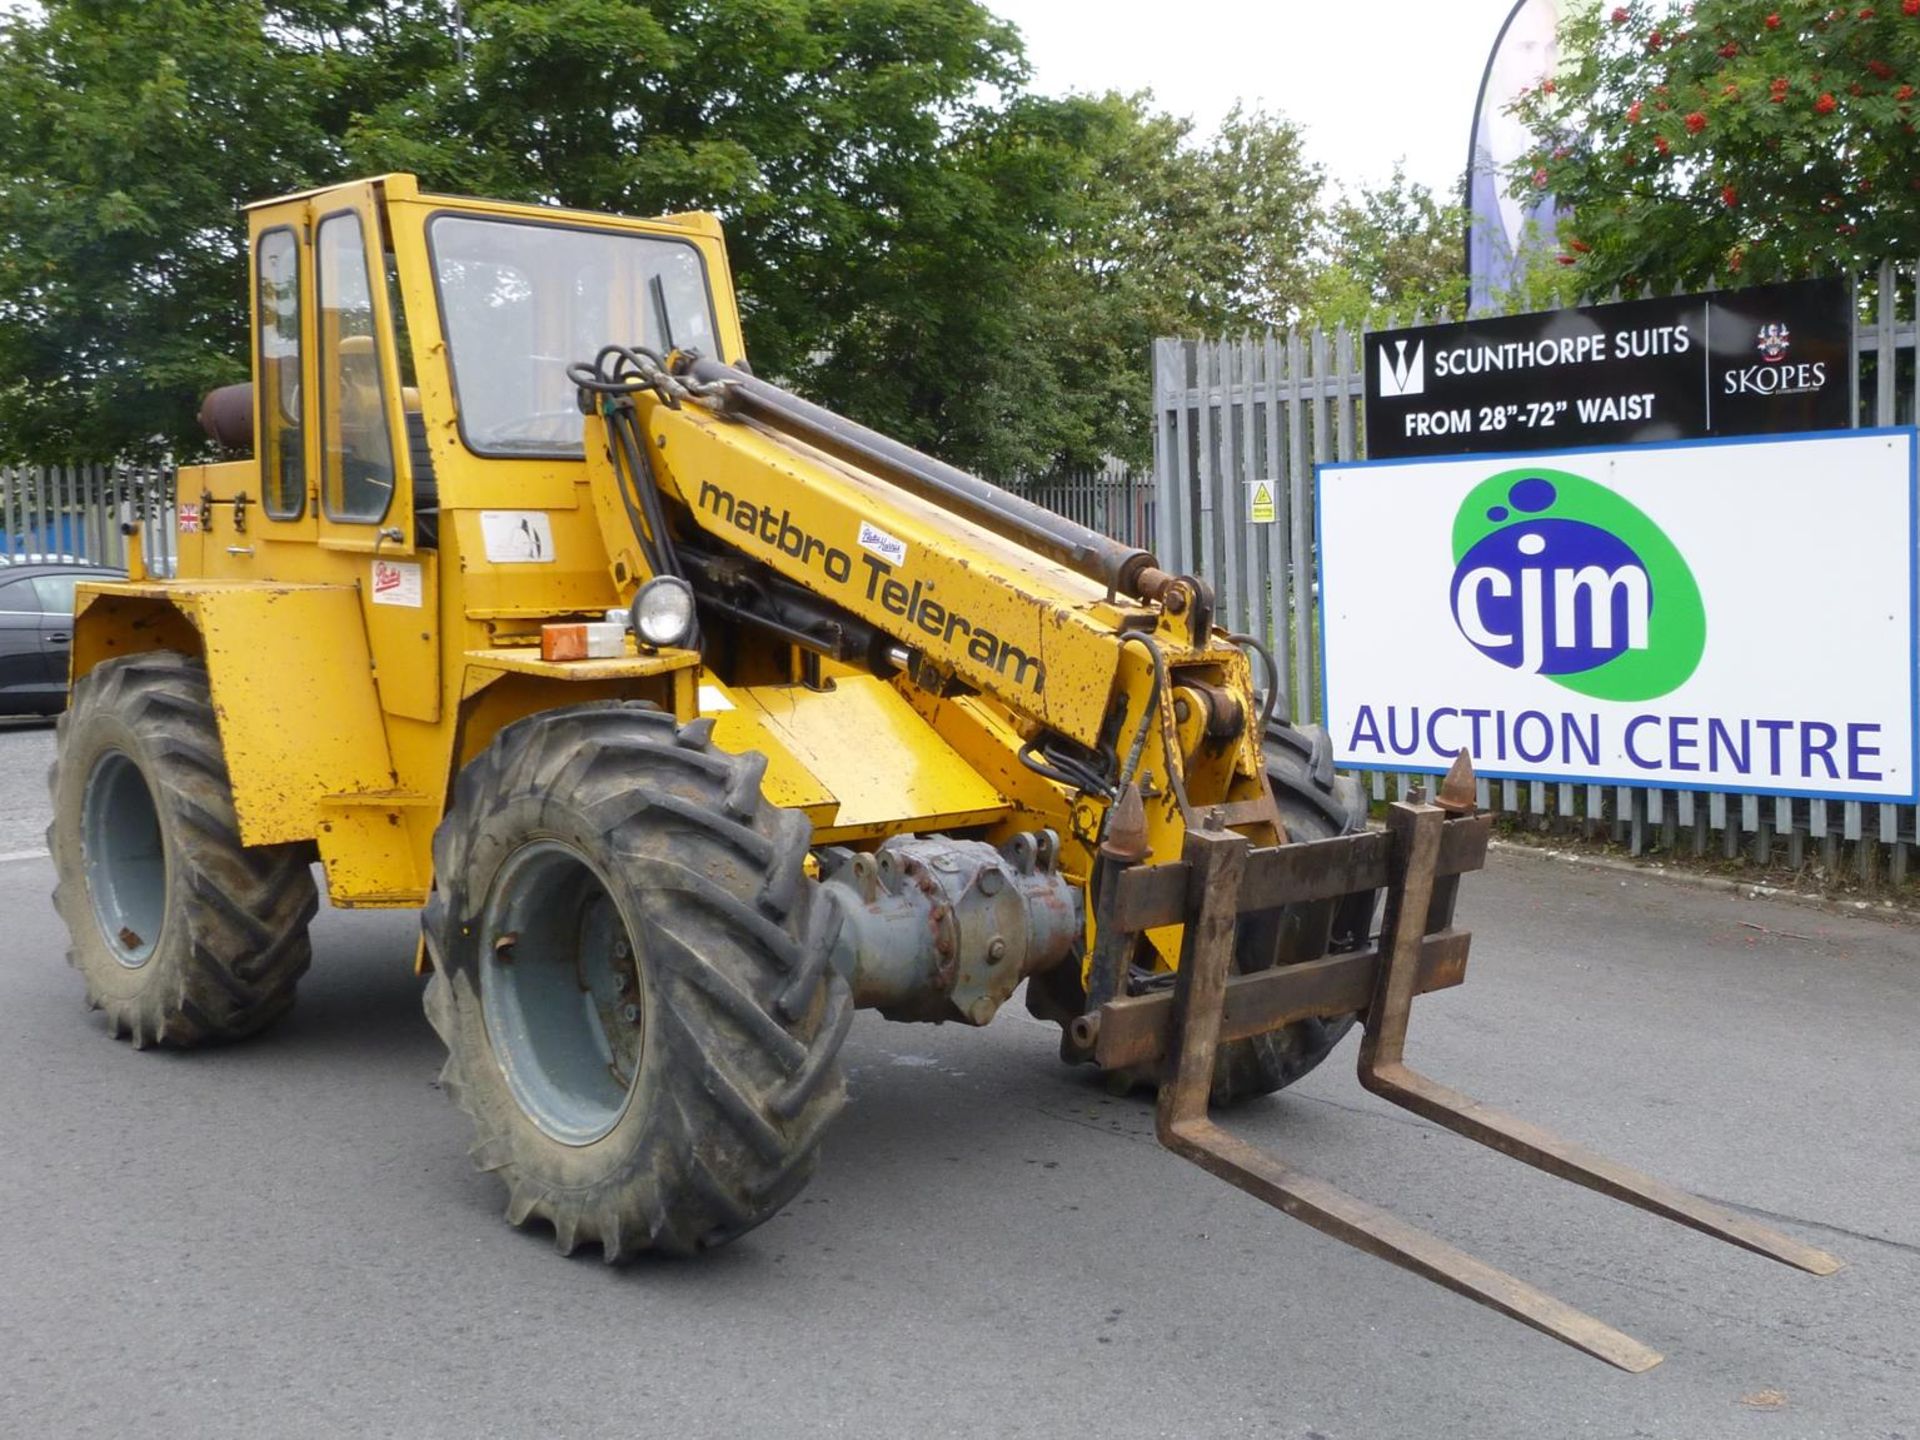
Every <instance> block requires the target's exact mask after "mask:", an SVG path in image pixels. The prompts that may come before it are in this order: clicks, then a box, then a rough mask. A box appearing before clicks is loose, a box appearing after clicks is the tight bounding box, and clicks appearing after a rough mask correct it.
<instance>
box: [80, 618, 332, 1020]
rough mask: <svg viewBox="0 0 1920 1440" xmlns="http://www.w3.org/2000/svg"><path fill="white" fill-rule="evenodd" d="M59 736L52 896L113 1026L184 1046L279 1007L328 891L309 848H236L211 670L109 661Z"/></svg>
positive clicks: (286, 1000)
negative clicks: (316, 877) (319, 885)
mask: <svg viewBox="0 0 1920 1440" xmlns="http://www.w3.org/2000/svg"><path fill="white" fill-rule="evenodd" d="M57 733H58V747H59V748H58V750H57V752H56V758H55V760H54V764H53V770H52V772H51V774H50V775H49V776H48V784H49V787H50V788H51V790H52V792H53V823H52V824H51V825H50V826H48V828H47V848H48V849H49V850H50V851H51V852H52V853H53V861H54V867H55V871H56V873H57V875H58V882H57V885H56V887H55V889H54V892H53V903H54V906H55V908H56V909H57V910H58V911H59V912H60V917H61V919H63V920H65V921H66V923H67V931H68V934H69V935H70V936H71V937H72V946H71V948H70V949H69V950H68V951H67V959H68V961H69V963H71V964H72V965H73V966H74V968H75V969H77V970H79V972H80V974H81V977H82V978H83V979H84V980H85V981H86V987H87V1003H88V1005H89V1006H91V1007H92V1008H94V1009H96V1010H104V1011H105V1012H106V1017H107V1028H108V1030H109V1031H110V1032H111V1033H112V1034H114V1035H116V1036H124V1037H126V1038H128V1039H130V1040H131V1041H132V1042H133V1045H134V1048H136V1049H144V1048H146V1047H147V1046H148V1045H153V1044H159V1045H173V1046H183V1047H184V1046H191V1045H199V1044H203V1043H205V1042H207V1041H214V1040H233V1039H237V1038H239V1037H241V1036H244V1035H251V1034H253V1033H254V1032H255V1031H257V1030H259V1029H261V1028H262V1027H263V1026H266V1025H268V1024H270V1023H272V1022H273V1021H274V1020H275V1019H277V1018H278V1017H279V1016H280V1015H282V1014H284V1013H285V1012H286V1010H287V1009H288V1007H289V1006H291V1005H292V1004H293V993H294V986H295V985H296V984H297V983H298V981H299V979H300V977H301V976H302V975H303V974H305V973H306V969H307V965H308V963H309V962H310V961H311V960H312V957H313V950H312V946H311V944H310V943H309V941H308V938H307V923H308V921H310V920H312V918H313V915H314V912H315V911H316V910H317V909H318V908H319V904H320V900H319V896H318V895H317V893H316V892H315V890H314V885H313V874H312V871H311V870H310V869H309V868H308V861H307V855H308V851H307V849H306V847H305V846H301V845H257V846H247V845H243V844H241V843H240V827H239V822H238V820H237V819H236V818H235V815H234V809H233V785H232V781H231V780H230V779H229V778H228V775H227V766H226V760H225V758H224V756H223V754H222V752H221V748H220V732H219V726H218V722H217V721H216V720H215V718H214V712H213V699H212V695H211V693H210V690H209V687H208V684H207V672H206V667H205V666H204V665H203V664H202V663H201V662H200V661H199V660H194V659H189V658H188V657H186V656H184V655H176V654H171V653H169V652H165V651H155V652H152V653H149V654H144V655H132V656H127V657H125V658H122V659H117V660H109V661H107V662H105V663H104V664H102V665H99V666H97V667H95V668H94V669H93V670H92V671H91V672H89V673H88V674H86V675H84V676H82V677H81V679H80V680H79V681H78V682H77V683H76V684H75V685H74V687H73V705H72V707H71V708H70V709H69V710H68V711H67V712H66V714H64V715H62V716H61V717H60V721H59V728H58V732H57Z"/></svg>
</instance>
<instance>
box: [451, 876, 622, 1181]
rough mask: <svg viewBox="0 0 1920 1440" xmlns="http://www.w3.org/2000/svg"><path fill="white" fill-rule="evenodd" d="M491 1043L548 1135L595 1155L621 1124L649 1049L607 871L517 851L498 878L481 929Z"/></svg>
mask: <svg viewBox="0 0 1920 1440" xmlns="http://www.w3.org/2000/svg"><path fill="white" fill-rule="evenodd" d="M479 939H480V945H481V949H480V1002H481V1010H482V1013H483V1014H484V1016H485V1020H486V1026H487V1038H488V1040H489V1041H490V1042H491V1043H492V1046H493V1053H494V1057H495V1059H496V1060H497V1061H498V1062H499V1065H500V1069H501V1072H502V1074H503V1075H504V1076H505V1077H506V1081H507V1086H508V1088H509V1089H510V1090H511V1091H512V1092H513V1097H514V1099H515V1101H517V1102H518V1104H519V1106H520V1109H521V1110H522V1112H523V1113H525V1115H526V1116H527V1118H528V1119H529V1120H531V1121H532V1122H533V1123H534V1124H535V1125H536V1126H538V1127H539V1129H540V1130H541V1132H542V1133H543V1134H546V1135H547V1136H549V1137H551V1138H552V1139H554V1140H558V1141H560V1142H561V1143H562V1144H566V1145H590V1144H592V1143H593V1142H594V1141H596V1140H598V1139H600V1138H601V1137H603V1136H604V1135H606V1134H607V1133H608V1132H609V1131H611V1130H612V1129H613V1127H614V1126H615V1125H617V1124H619V1122H620V1117H621V1116H622V1115H623V1114H624V1113H625V1112H626V1108H627V1102H628V1100H629V1098H630V1097H631V1096H632V1094H633V1088H634V1082H635V1079H636V1078H637V1076H638V1075H639V1071H640V1058H641V1052H642V1050H643V1048H644V1026H645V1023H646V999H645V996H644V994H643V992H642V987H641V984H640V974H639V966H638V964H637V963H636V957H635V955H634V950H633V940H632V937H631V936H630V935H629V933H628V931H627V926H626V922H625V921H624V920H623V919H622V918H621V915H620V911H619V908H618V907H617V906H616V905H615V904H614V901H613V896H612V894H611V892H610V889H609V887H608V885H607V883H606V881H605V879H604V877H602V876H601V874H600V873H599V871H598V870H597V869H595V867H594V866H593V865H592V864H591V863H590V862H588V861H587V860H586V858H585V857H584V856H582V855H581V854H580V853H579V852H578V851H577V850H574V849H573V848H572V847H570V846H567V845H564V844H561V843H560V842H558V841H554V840H540V841H535V842H533V843H531V844H528V845H523V846H521V847H520V848H519V849H518V850H516V851H514V852H513V854H511V855H509V856H508V857H507V859H506V861H505V863H503V864H502V865H501V867H500V870H499V872H498V873H497V875H496V876H495V877H494V881H493V886H492V888H491V890H490V891H489V892H488V897H487V904H486V908H485V910H484V912H483V913H482V916H481V929H480V936H479Z"/></svg>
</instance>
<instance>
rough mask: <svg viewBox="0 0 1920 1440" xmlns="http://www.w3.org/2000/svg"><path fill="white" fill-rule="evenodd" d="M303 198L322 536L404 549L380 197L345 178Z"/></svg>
mask: <svg viewBox="0 0 1920 1440" xmlns="http://www.w3.org/2000/svg"><path fill="white" fill-rule="evenodd" d="M307 205H308V219H309V233H310V234H311V235H312V237H313V239H312V245H313V279H314V290H313V301H314V308H313V315H314V327H313V328H314V368H315V378H316V385H315V391H314V395H313V402H312V404H311V405H309V406H308V419H309V421H310V422H311V423H312V424H313V426H314V429H315V432H316V435H317V437H318V442H319V443H318V461H319V473H318V475H317V476H316V479H317V481H318V486H317V488H318V491H319V499H320V505H319V515H318V527H319V537H320V544H321V545H323V546H326V547H329V548H333V549H340V550H364V551H367V552H369V553H377V554H379V555H381V556H383V557H388V558H393V557H401V556H411V555H412V554H413V553H414V550H415V546H416V522H415V515H414V506H413V475H412V470H411V466H410V465H409V463H408V462H409V456H408V447H407V439H406V419H405V409H404V407H403V403H402V398H403V397H402V380H401V365H400V353H399V348H398V346H397V344H396V340H395V315H394V306H393V300H392V295H391V293H390V289H389V285H388V279H387V259H386V257H387V252H388V248H389V247H388V244H387V239H386V234H385V230H384V226H383V218H382V215H381V207H380V205H379V203H378V196H377V194H376V192H375V189H374V187H373V186H372V185H371V184H367V185H343V186H340V187H339V188H337V189H333V190H328V191H325V192H323V193H322V194H319V195H316V196H313V197H312V198H311V199H310V200H309V201H308V202H307Z"/></svg>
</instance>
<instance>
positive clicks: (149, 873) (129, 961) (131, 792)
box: [80, 750, 167, 970]
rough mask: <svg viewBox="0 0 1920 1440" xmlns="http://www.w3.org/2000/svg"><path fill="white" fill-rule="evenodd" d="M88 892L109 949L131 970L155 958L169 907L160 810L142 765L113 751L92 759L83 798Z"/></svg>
mask: <svg viewBox="0 0 1920 1440" xmlns="http://www.w3.org/2000/svg"><path fill="white" fill-rule="evenodd" d="M80 811H81V820H80V824H81V844H82V846H83V847H84V850H85V855H86V862H87V894H88V896H89V897H90V898H91V899H92V901H93V915H94V919H95V920H97V921H98V922H99V923H100V933H101V935H102V936H103V937H104V938H105V940H106V942H107V949H108V950H109V951H110V952H112V954H113V957H114V959H116V960H118V961H119V962H120V963H121V964H122V965H124V966H126V967H127V968H128V969H129V970H138V969H139V968H140V967H141V966H142V965H145V964H146V963H147V961H148V960H150V959H151V958H152V957H153V951H154V947H155V945H156V944H158V943H159V939H160V927H161V924H162V922H163V921H164V920H165V919H166V913H167V855H166V846H165V844H164V843H163V841H162V838H161V834H160V811H159V808H158V807H157V806H156V805H155V804H154V802H153V790H152V789H151V787H149V786H148V784H147V777H146V776H145V775H143V774H142V773H141V771H140V767H139V766H138V765H136V764H134V762H133V761H132V760H131V759H129V758H128V757H127V756H126V755H123V754H122V753H120V752H119V751H118V750H109V751H107V752H106V753H105V754H103V755H101V756H100V757H99V759H97V760H95V761H94V764H93V770H92V771H91V773H89V774H88V776H87V789H86V795H85V796H84V798H83V799H82V801H81V806H80Z"/></svg>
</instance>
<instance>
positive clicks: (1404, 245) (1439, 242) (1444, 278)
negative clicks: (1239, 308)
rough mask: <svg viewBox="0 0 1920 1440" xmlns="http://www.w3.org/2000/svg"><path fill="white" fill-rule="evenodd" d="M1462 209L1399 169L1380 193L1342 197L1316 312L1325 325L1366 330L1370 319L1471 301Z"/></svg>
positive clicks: (1331, 226)
mask: <svg viewBox="0 0 1920 1440" xmlns="http://www.w3.org/2000/svg"><path fill="white" fill-rule="evenodd" d="M1464 224H1465V215H1464V209H1463V206H1462V205H1461V203H1460V202H1459V201H1458V200H1457V199H1456V200H1451V201H1443V200H1441V199H1440V198H1439V197H1438V196H1436V195H1435V194H1434V193H1433V191H1432V190H1430V189H1428V188H1427V187H1426V186H1425V185H1422V184H1420V183H1419V182H1417V181H1414V180H1409V179H1408V178H1407V175H1406V172H1405V171H1404V170H1402V169H1401V168H1399V167H1398V166H1396V167H1395V168H1394V172H1393V177H1392V178H1391V179H1390V180H1388V181H1387V183H1386V184H1385V185H1383V186H1381V187H1380V188H1378V189H1364V188H1363V189H1362V190H1361V191H1360V193H1359V194H1358V195H1357V196H1354V195H1342V196H1341V197H1340V198H1339V200H1337V201H1336V202H1335V203H1334V205H1333V208H1332V211H1331V213H1330V215H1329V217H1328V223H1327V231H1328V235H1329V253H1328V257H1327V259H1328V263H1327V264H1326V265H1325V266H1324V267H1323V268H1322V270H1321V273H1320V278H1319V283H1318V286H1317V289H1316V294H1315V297H1314V301H1313V303H1312V305H1311V307H1310V308H1311V310H1312V313H1313V315H1314V317H1315V318H1316V319H1318V320H1319V321H1320V322H1321V323H1322V324H1328V325H1331V324H1338V323H1345V324H1348V325H1363V324H1365V323H1366V322H1367V320H1368V319H1369V318H1370V317H1373V316H1378V315H1381V314H1398V316H1399V318H1400V319H1401V320H1402V321H1407V320H1410V319H1411V318H1412V313H1413V311H1415V310H1417V309H1424V310H1425V311H1426V312H1427V313H1428V314H1429V315H1433V314H1436V313H1439V312H1443V311H1458V310H1460V309H1461V308H1462V307H1463V306H1464V305H1465V304H1466V298H1467V277H1466V271H1465V269H1464V268H1463V266H1462V264H1461V233H1462V229H1463V227H1464Z"/></svg>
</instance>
